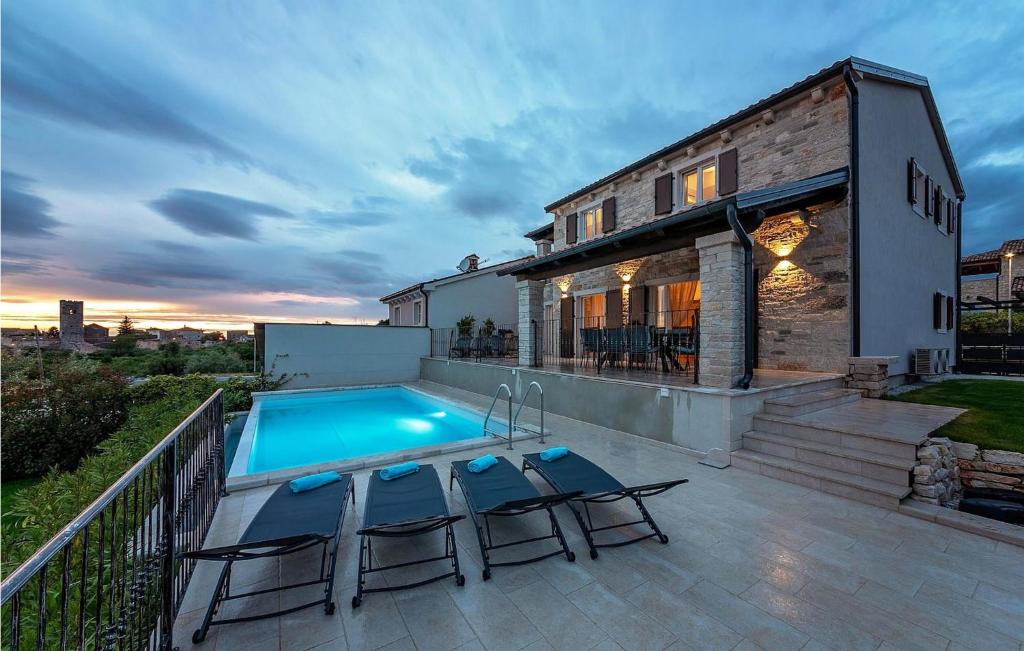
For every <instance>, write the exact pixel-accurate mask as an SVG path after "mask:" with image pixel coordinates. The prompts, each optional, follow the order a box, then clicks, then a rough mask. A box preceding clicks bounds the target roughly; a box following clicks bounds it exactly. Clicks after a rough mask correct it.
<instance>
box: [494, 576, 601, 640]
mask: <svg viewBox="0 0 1024 651" xmlns="http://www.w3.org/2000/svg"><path fill="white" fill-rule="evenodd" d="M509 598H510V599H511V600H512V602H513V603H515V605H516V606H517V607H518V608H519V610H520V611H522V613H523V614H524V615H526V617H527V618H529V620H530V621H531V622H533V625H534V626H536V627H537V630H539V631H540V632H541V634H543V635H544V637H545V639H547V641H548V642H549V643H550V644H551V645H552V646H554V647H555V648H556V649H589V648H591V647H593V646H595V645H597V644H598V643H599V642H601V641H602V640H604V638H605V637H606V635H605V633H604V632H602V631H601V629H600V628H598V626H597V624H595V623H594V622H592V621H591V620H590V619H588V618H587V616H586V615H584V614H583V613H582V612H581V611H580V610H579V609H578V608H577V607H576V606H575V605H573V603H572V602H570V601H569V600H568V599H566V598H565V597H564V596H562V595H561V594H559V593H558V591H557V590H555V589H554V588H552V587H551V586H550V585H548V583H547V582H546V581H540V582H536V583H533V584H531V585H528V586H525V587H523V588H520V589H519V590H515V591H513V592H511V593H509Z"/></svg>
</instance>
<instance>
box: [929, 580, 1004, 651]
mask: <svg viewBox="0 0 1024 651" xmlns="http://www.w3.org/2000/svg"><path fill="white" fill-rule="evenodd" d="M916 598H917V599H918V600H919V601H920V602H921V603H923V604H929V605H931V606H932V607H934V608H939V609H942V610H944V611H946V612H949V613H952V614H955V615H959V616H960V617H962V618H963V619H966V620H974V621H977V622H980V623H982V624H984V625H986V626H988V627H990V628H992V629H994V630H996V631H999V632H1000V633H1003V634H1005V635H1008V636H1010V637H1012V638H1014V639H1016V640H1017V642H1018V643H1019V642H1024V617H1019V616H1015V615H1013V614H1011V613H1009V612H1007V611H1005V610H1003V609H1002V608H993V607H992V606H991V605H989V604H987V603H984V602H982V601H977V600H975V599H962V598H960V597H959V596H958V595H954V594H950V593H949V591H948V590H945V589H944V586H942V585H941V584H939V583H933V582H932V581H925V583H924V585H922V586H921V589H920V590H919V591H918V593H917V595H916Z"/></svg>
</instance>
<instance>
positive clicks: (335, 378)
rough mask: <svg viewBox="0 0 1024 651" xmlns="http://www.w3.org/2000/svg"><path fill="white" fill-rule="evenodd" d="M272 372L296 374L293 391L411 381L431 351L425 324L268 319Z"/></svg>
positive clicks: (291, 383) (269, 367)
mask: <svg viewBox="0 0 1024 651" xmlns="http://www.w3.org/2000/svg"><path fill="white" fill-rule="evenodd" d="M265 346H266V356H265V358H264V359H265V363H266V368H267V372H268V373H272V374H274V375H279V374H281V373H286V374H288V375H291V376H293V377H292V378H291V379H290V380H289V382H288V383H287V385H286V386H287V388H289V389H304V388H310V387H340V386H353V385H361V384H387V383H391V382H410V381H414V380H418V379H419V377H420V361H419V360H420V357H422V356H424V355H429V354H430V330H429V329H427V328H394V327H392V328H388V327H381V326H348V325H319V324H317V325H308V324H291V323H268V324H267V325H266V344H265Z"/></svg>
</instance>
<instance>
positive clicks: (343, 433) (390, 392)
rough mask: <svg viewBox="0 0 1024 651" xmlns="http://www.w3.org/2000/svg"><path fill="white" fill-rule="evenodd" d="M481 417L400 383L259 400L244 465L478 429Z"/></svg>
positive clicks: (407, 444) (336, 456)
mask: <svg viewBox="0 0 1024 651" xmlns="http://www.w3.org/2000/svg"><path fill="white" fill-rule="evenodd" d="M482 428H483V418H482V417H480V416H479V415H477V414H474V413H473V412H470V411H468V410H465V409H461V408H459V407H456V406H454V405H452V404H451V403H448V402H445V401H443V400H440V399H438V398H434V397H431V396H427V395H425V394H422V393H419V392H417V391H412V390H410V389H406V388H404V387H382V388H374V389H348V390H343V391H327V392H323V393H320V392H317V393H298V394H292V395H282V396H273V397H267V398H263V399H261V400H260V404H259V413H258V417H257V420H256V428H255V429H256V431H255V436H254V438H253V441H252V448H251V451H250V454H249V462H248V469H247V472H248V473H258V472H268V471H271V470H278V469H281V468H293V467H296V466H305V465H311V464H316V463H323V462H326V461H336V460H340V459H351V458H353V457H361V456H364V455H368V454H379V453H382V452H392V451H395V450H405V449H408V448H418V447H422V446H426V445H436V444H438V443H446V442H450V441H459V440H462V439H468V438H474V437H479V436H482V434H483V433H482Z"/></svg>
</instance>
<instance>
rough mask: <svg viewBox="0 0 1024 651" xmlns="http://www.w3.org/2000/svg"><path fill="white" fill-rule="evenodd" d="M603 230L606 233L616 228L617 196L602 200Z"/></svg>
mask: <svg viewBox="0 0 1024 651" xmlns="http://www.w3.org/2000/svg"><path fill="white" fill-rule="evenodd" d="M601 230H602V231H603V232H605V233H611V232H612V231H614V230H615V197H608V198H607V199H605V200H604V201H603V202H601Z"/></svg>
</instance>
